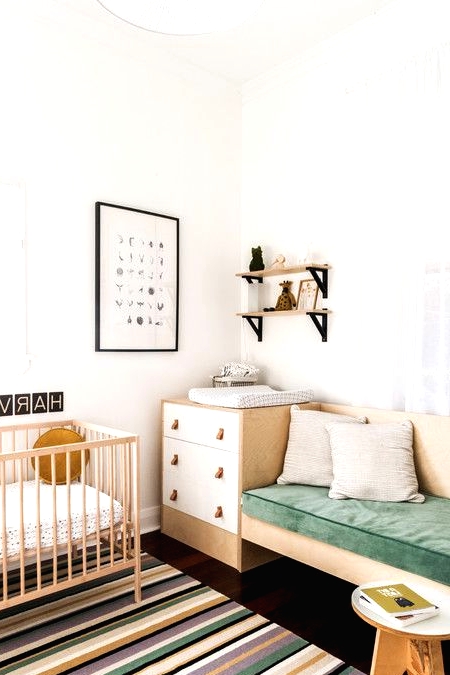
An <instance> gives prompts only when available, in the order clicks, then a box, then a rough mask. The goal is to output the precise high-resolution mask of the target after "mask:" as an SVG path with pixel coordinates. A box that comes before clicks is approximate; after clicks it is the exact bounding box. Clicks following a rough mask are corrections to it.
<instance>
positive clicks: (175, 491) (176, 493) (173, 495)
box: [169, 490, 178, 502]
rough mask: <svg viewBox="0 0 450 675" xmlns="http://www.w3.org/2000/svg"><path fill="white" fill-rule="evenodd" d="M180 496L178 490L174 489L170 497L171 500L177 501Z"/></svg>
mask: <svg viewBox="0 0 450 675" xmlns="http://www.w3.org/2000/svg"><path fill="white" fill-rule="evenodd" d="M177 497H178V490H172V494H171V495H170V497H169V499H170V501H171V502H176V501H177Z"/></svg>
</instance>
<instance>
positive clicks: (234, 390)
mask: <svg viewBox="0 0 450 675" xmlns="http://www.w3.org/2000/svg"><path fill="white" fill-rule="evenodd" d="M313 397H314V392H313V390H312V389H309V388H307V387H304V388H299V389H289V390H285V391H277V390H276V389H272V387H269V386H268V385H265V384H255V385H250V386H245V387H217V388H215V387H203V388H202V387H200V388H196V389H190V390H189V392H188V398H189V400H190V401H194V402H196V403H204V404H206V405H217V406H222V407H224V408H263V407H266V406H269V405H287V404H294V403H307V402H308V401H312V400H313Z"/></svg>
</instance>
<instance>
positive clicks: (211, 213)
mask: <svg viewBox="0 0 450 675" xmlns="http://www.w3.org/2000/svg"><path fill="white" fill-rule="evenodd" d="M47 5H49V3H48V2H46V1H45V0H40V1H39V2H34V1H33V2H31V1H26V0H25V1H22V0H18V1H17V2H6V3H5V2H3V3H2V5H1V9H0V63H1V64H2V66H1V69H0V90H1V92H2V103H1V106H0V149H1V150H0V178H1V177H3V178H4V179H10V180H11V179H12V180H19V181H21V182H22V183H23V184H24V185H25V188H26V210H27V215H26V228H27V275H28V276H27V283H28V293H27V294H28V317H27V319H28V332H27V343H28V351H29V352H30V353H31V354H32V355H33V360H32V363H31V367H30V368H29V370H28V371H27V372H26V373H20V372H17V370H16V371H14V369H13V372H8V371H7V369H5V368H4V367H3V368H2V377H1V378H0V381H1V387H0V394H9V393H27V392H46V391H64V394H65V411H64V417H70V416H76V417H78V418H81V419H86V420H90V421H94V422H98V423H100V424H107V425H111V426H114V427H119V428H123V429H125V430H127V431H131V432H136V433H138V434H140V436H141V442H142V506H143V516H144V526H146V527H154V526H156V525H157V524H158V519H159V503H160V476H159V470H160V463H159V452H160V401H161V399H162V398H164V397H172V396H185V395H186V393H187V391H188V389H189V388H190V387H192V386H208V384H209V383H210V380H209V375H212V374H215V373H217V372H218V367H219V366H220V365H221V364H222V363H224V362H226V361H228V360H234V359H236V358H237V357H238V355H239V329H238V319H237V318H236V316H235V311H236V307H237V305H238V302H239V291H238V289H237V288H233V287H232V285H231V284H230V279H232V278H233V275H234V273H235V271H236V270H237V268H238V266H239V217H240V213H239V208H240V202H239V200H240V152H241V148H240V143H241V140H240V128H241V127H240V125H241V102H240V97H239V96H238V94H237V93H236V91H234V90H233V89H231V88H228V87H227V85H225V84H223V83H222V82H221V81H219V80H216V79H214V78H212V77H210V76H208V75H206V74H202V73H200V72H195V71H194V70H192V69H189V68H188V67H182V66H181V65H180V64H177V63H175V62H173V61H170V60H169V59H168V58H167V59H165V57H164V56H163V55H162V54H161V53H148V52H145V51H144V50H143V48H142V45H141V44H140V42H139V36H138V35H137V33H138V31H137V30H136V29H133V28H132V27H130V26H127V25H126V24H124V25H123V27H120V28H119V27H116V28H115V29H114V31H115V32H114V31H113V29H107V30H106V29H103V31H104V32H103V34H101V35H100V36H99V33H98V27H97V26H92V25H91V24H89V22H88V20H87V19H86V18H85V17H83V16H79V15H77V14H75V13H74V14H73V15H71V14H70V13H64V10H63V9H62V8H60V10H59V11H58V4H57V3H53V5H52V7H51V9H52V11H54V17H53V18H52V19H51V20H49V19H45V18H42V17H41V16H40V9H46V10H47V9H48V6H47ZM218 130H220V132H219V133H218ZM96 201H106V202H112V203H116V204H122V205H127V206H132V207H137V208H141V209H145V210H149V211H154V212H157V213H163V214H167V215H171V216H175V217H179V218H180V305H179V307H180V319H179V350H178V352H168V353H162V352H159V353H158V352H144V353H96V352H95V351H94V204H95V202H96ZM0 227H1V229H2V230H3V231H5V229H6V228H8V223H5V222H2V223H1V224H0ZM11 291H12V289H11V288H4V289H3V292H4V293H7V294H9V293H11ZM10 328H11V327H10V326H8V316H3V317H2V331H5V330H8V329H10ZM0 347H1V341H0ZM4 365H5V364H4ZM44 417H45V416H44ZM50 417H52V416H50ZM53 417H54V416H53ZM53 417H52V419H53ZM37 419H39V418H38V416H37V415H30V416H20V418H18V417H15V418H11V417H4V418H2V421H1V423H2V424H5V423H11V422H17V423H19V422H27V421H35V420H37Z"/></svg>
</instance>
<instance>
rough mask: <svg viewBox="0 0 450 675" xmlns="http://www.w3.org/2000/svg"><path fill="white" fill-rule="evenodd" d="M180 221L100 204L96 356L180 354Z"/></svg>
mask: <svg viewBox="0 0 450 675" xmlns="http://www.w3.org/2000/svg"><path fill="white" fill-rule="evenodd" d="M178 258H179V219H178V218H175V217H173V216H167V215H164V214H161V213H153V212H152V211H144V210H143V209H138V208H131V207H128V206H121V205H119V204H110V203H107V202H96V203H95V351H96V352H144V351H145V352H154V351H156V352H167V351H178V295H179V262H178Z"/></svg>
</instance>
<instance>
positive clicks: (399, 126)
mask: <svg viewBox="0 0 450 675" xmlns="http://www.w3.org/2000/svg"><path fill="white" fill-rule="evenodd" d="M449 13H450V10H449V8H448V3H447V2H444V1H443V0H432V1H431V2H428V0H427V1H426V2H425V1H424V0H417V1H414V2H409V1H404V0H400V1H399V2H394V3H393V4H392V5H389V6H388V7H387V8H386V9H385V10H383V11H382V12H380V13H379V14H376V15H373V16H372V17H370V18H369V19H367V20H365V21H362V22H360V23H359V24H357V25H355V26H354V27H353V28H352V29H351V30H348V31H346V32H345V33H343V34H341V35H338V36H337V37H335V38H334V39H333V40H330V41H328V42H327V43H323V44H322V45H321V46H320V48H318V49H316V50H314V52H311V53H310V54H308V56H307V57H306V58H303V59H302V60H301V61H294V62H291V63H289V64H285V65H284V66H283V67H282V68H278V69H276V70H274V71H272V72H270V73H268V74H267V75H266V76H264V77H261V78H259V79H257V80H254V81H252V82H250V83H248V85H247V86H246V87H245V89H244V103H243V181H242V193H243V211H242V222H243V229H242V240H241V267H242V270H245V269H248V267H246V265H248V260H249V257H250V249H251V247H252V246H255V245H257V244H260V245H261V246H262V248H263V251H264V259H265V263H266V265H270V264H271V263H272V262H273V261H274V259H275V255H276V254H277V253H283V254H284V255H286V257H287V260H288V262H289V263H291V264H296V263H298V261H299V258H300V257H301V255H302V253H303V251H304V250H305V249H306V248H307V246H308V244H309V243H310V242H311V243H312V250H313V256H312V257H313V259H314V260H316V261H318V262H328V263H329V264H330V265H331V266H332V270H331V272H330V291H329V298H328V300H327V301H326V304H325V303H324V305H325V306H327V307H328V308H329V309H331V310H332V314H331V315H330V318H329V331H328V342H326V343H323V342H322V341H321V338H320V336H319V333H318V332H317V330H316V328H315V327H314V325H313V323H312V321H311V320H310V319H309V318H308V317H294V316H292V317H290V316H288V317H281V316H280V317H268V318H267V319H264V326H263V333H264V337H263V341H262V342H260V343H258V342H257V340H256V337H255V336H254V334H253V333H252V330H251V328H250V327H249V326H248V325H247V324H246V323H244V322H243V325H242V335H243V349H242V354H243V356H244V357H245V358H247V359H248V360H249V361H250V362H252V363H255V364H256V365H257V366H258V367H260V368H261V370H262V371H263V372H264V374H265V381H266V382H267V383H268V384H271V385H274V386H275V385H277V386H280V387H281V388H286V389H289V388H295V387H296V386H298V385H300V384H305V385H307V386H310V387H312V388H313V389H314V391H315V393H316V397H317V398H319V399H323V400H331V401H337V402H343V403H347V402H348V403H354V404H366V405H373V406H379V407H390V406H392V404H393V389H394V380H395V378H396V376H397V364H398V361H399V359H400V358H401V355H402V350H403V349H404V347H405V341H406V340H411V338H412V336H411V335H407V336H404V335H401V333H400V326H401V316H402V312H403V310H404V306H403V302H402V298H403V297H404V293H405V288H404V286H403V280H404V276H403V273H404V270H405V266H407V265H408V264H409V263H411V260H412V259H411V254H412V252H413V250H414V249H415V248H417V241H419V240H421V239H422V238H423V239H425V238H426V237H433V233H435V231H437V230H438V228H441V230H443V229H445V230H446V231H448V218H449V217H450V213H449V209H448V204H446V193H447V189H446V188H445V187H444V184H445V183H444V181H445V180H446V181H447V182H448V179H449V178H450V172H449V163H448V159H447V158H448V154H447V150H446V149H447V148H448V147H449V134H448V124H445V126H443V133H442V135H441V137H440V139H438V142H437V143H436V148H433V149H432V150H433V152H431V150H430V148H431V146H432V143H431V132H432V131H433V128H434V127H435V125H436V123H437V121H438V120H437V119H436V118H435V117H433V116H432V115H431V116H430V115H428V116H427V114H426V108H425V106H424V110H423V111H418V110H417V109H416V107H415V105H414V98H411V105H410V106H409V107H408V104H407V103H405V100H406V101H407V99H401V97H400V94H399V92H398V91H397V89H396V82H397V80H396V77H397V75H398V73H400V74H401V73H402V70H403V69H404V68H405V66H407V67H409V65H410V64H411V60H412V59H413V58H414V57H415V56H416V55H419V54H420V55H423V53H424V50H425V51H426V50H428V49H431V48H432V47H436V46H439V45H440V44H441V43H443V42H447V43H448V41H449V39H450V34H449V29H448V26H449V25H450V23H449V19H450V16H449ZM406 17H407V18H406ZM422 58H423V57H422ZM379 76H381V79H382V80H383V82H385V81H387V82H389V79H390V78H391V77H392V92H391V94H392V95H389V96H388V95H386V89H387V87H386V85H383V87H381V86H380V87H379V82H380V80H379V79H378V78H379ZM442 77H448V73H445V72H442ZM417 85H418V87H421V86H423V82H420V81H419V82H418V83H417ZM379 92H382V94H381V95H380V93H379ZM433 95H434V94H433ZM422 112H423V117H420V114H421V113H422ZM433 153H434V154H433ZM447 184H448V183H447ZM439 200H441V201H439ZM447 201H448V200H447ZM437 204H439V208H436V205H437ZM441 207H442V208H441ZM433 228H434V230H433ZM413 244H414V246H413ZM280 280H281V279H277V281H276V282H273V283H272V284H271V283H269V284H265V286H266V288H265V295H264V296H263V304H262V306H268V305H271V306H274V305H275V302H276V298H277V296H278V294H279V291H280V289H279V287H278V286H277V285H276V284H277V283H278V282H279V281H280ZM402 340H403V342H402Z"/></svg>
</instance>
